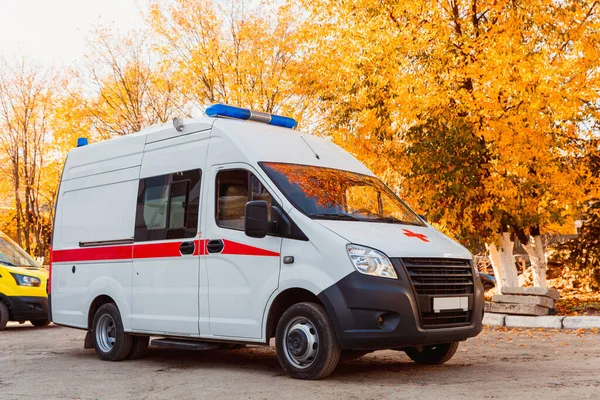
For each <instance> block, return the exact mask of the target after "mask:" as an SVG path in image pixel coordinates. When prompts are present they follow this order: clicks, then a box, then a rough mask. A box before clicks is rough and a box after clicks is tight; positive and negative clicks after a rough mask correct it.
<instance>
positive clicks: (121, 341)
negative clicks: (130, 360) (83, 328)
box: [92, 303, 132, 361]
mask: <svg viewBox="0 0 600 400" xmlns="http://www.w3.org/2000/svg"><path fill="white" fill-rule="evenodd" d="M92 342H93V343H94V349H95V350H96V353H98V355H99V356H100V358H101V359H102V360H105V361H121V360H124V359H125V358H127V356H128V355H129V352H130V351H131V345H132V337H131V336H130V335H129V334H127V333H126V332H125V330H124V329H123V321H122V320H121V314H120V313H119V309H118V308H117V306H116V305H115V304H114V303H108V304H104V305H102V306H100V308H98V311H96V314H95V315H94V322H93V324H92Z"/></svg>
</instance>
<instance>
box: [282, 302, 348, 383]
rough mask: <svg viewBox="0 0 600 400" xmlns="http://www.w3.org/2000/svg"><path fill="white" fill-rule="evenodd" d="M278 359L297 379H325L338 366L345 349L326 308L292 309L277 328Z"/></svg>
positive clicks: (303, 305)
mask: <svg viewBox="0 0 600 400" xmlns="http://www.w3.org/2000/svg"><path fill="white" fill-rule="evenodd" d="M275 344H276V348H277V358H278V359H279V363H280V364H281V366H282V367H283V369H284V370H285V371H286V372H287V373H288V374H289V375H290V376H291V377H292V378H296V379H321V378H325V377H326V376H328V375H329V374H331V373H332V372H333V370H334V369H335V367H336V366H337V364H338V362H339V359H340V353H341V348H340V345H339V344H338V342H337V338H336V337H335V331H334V329H333V324H332V323H331V320H330V319H329V316H328V315H327V312H326V311H325V309H324V308H323V306H321V305H319V304H315V303H298V304H294V305H293V306H291V307H290V308H288V309H287V310H286V311H285V312H284V313H283V315H282V316H281V318H280V319H279V322H278V324H277V334H276V338H275Z"/></svg>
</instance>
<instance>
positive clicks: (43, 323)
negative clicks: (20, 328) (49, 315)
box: [29, 319, 50, 327]
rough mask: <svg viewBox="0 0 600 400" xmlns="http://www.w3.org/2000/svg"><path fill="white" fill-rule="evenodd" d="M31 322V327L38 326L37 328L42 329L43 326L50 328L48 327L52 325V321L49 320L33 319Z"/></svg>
mask: <svg viewBox="0 0 600 400" xmlns="http://www.w3.org/2000/svg"><path fill="white" fill-rule="evenodd" d="M29 322H31V325H33V326H37V327H42V326H48V325H50V320H49V319H32V320H31V321H29Z"/></svg>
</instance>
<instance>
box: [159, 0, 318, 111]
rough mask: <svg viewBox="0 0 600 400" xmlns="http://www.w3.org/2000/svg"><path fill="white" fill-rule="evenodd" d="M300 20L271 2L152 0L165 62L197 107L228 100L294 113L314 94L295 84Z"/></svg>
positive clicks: (162, 57) (200, 107) (234, 102)
mask: <svg viewBox="0 0 600 400" xmlns="http://www.w3.org/2000/svg"><path fill="white" fill-rule="evenodd" d="M254 3H256V2H254ZM297 20H298V18H297V17H296V16H295V15H293V12H292V8H291V6H288V5H284V6H281V7H279V6H277V5H275V4H270V3H269V2H265V1H261V2H260V4H259V5H258V6H256V5H254V6H252V4H251V2H248V1H227V2H225V1H221V2H213V1H211V0H170V1H153V2H152V4H151V7H150V12H149V15H148V22H149V24H150V26H151V29H152V32H153V33H154V39H155V41H156V49H157V51H158V53H159V54H160V59H161V64H162V65H163V66H165V67H166V68H168V70H170V71H173V77H174V79H175V82H176V86H177V87H178V89H179V90H181V92H182V93H183V94H184V96H185V99H186V102H187V103H189V104H191V105H193V106H194V108H195V109H203V108H204V106H206V105H207V104H210V103H219V102H222V103H228V104H233V105H238V106H242V107H248V108H252V109H255V110H259V111H264V112H269V113H281V114H285V115H290V116H294V117H298V116H300V115H301V114H302V113H303V111H304V110H305V109H306V104H307V99H308V97H307V96H304V95H303V94H302V93H301V91H299V90H298V87H297V86H296V76H297V75H298V70H299V69H302V68H303V65H302V62H301V61H302V60H301V58H300V55H299V48H300V46H301V44H302V43H303V37H302V36H300V34H299V32H298V24H297Z"/></svg>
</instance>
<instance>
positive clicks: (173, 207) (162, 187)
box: [135, 170, 201, 242]
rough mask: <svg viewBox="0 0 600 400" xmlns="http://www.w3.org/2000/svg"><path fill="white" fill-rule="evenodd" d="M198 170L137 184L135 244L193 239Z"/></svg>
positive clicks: (195, 230)
mask: <svg viewBox="0 0 600 400" xmlns="http://www.w3.org/2000/svg"><path fill="white" fill-rule="evenodd" d="M200 180H201V171H200V170H190V171H183V172H176V173H174V174H168V175H160V176H153V177H150V178H145V179H141V180H140V185H139V190H138V202H137V212H136V221H135V241H136V242H143V241H149V240H165V239H183V238H192V237H194V236H196V233H197V231H198V212H199V206H200Z"/></svg>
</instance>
